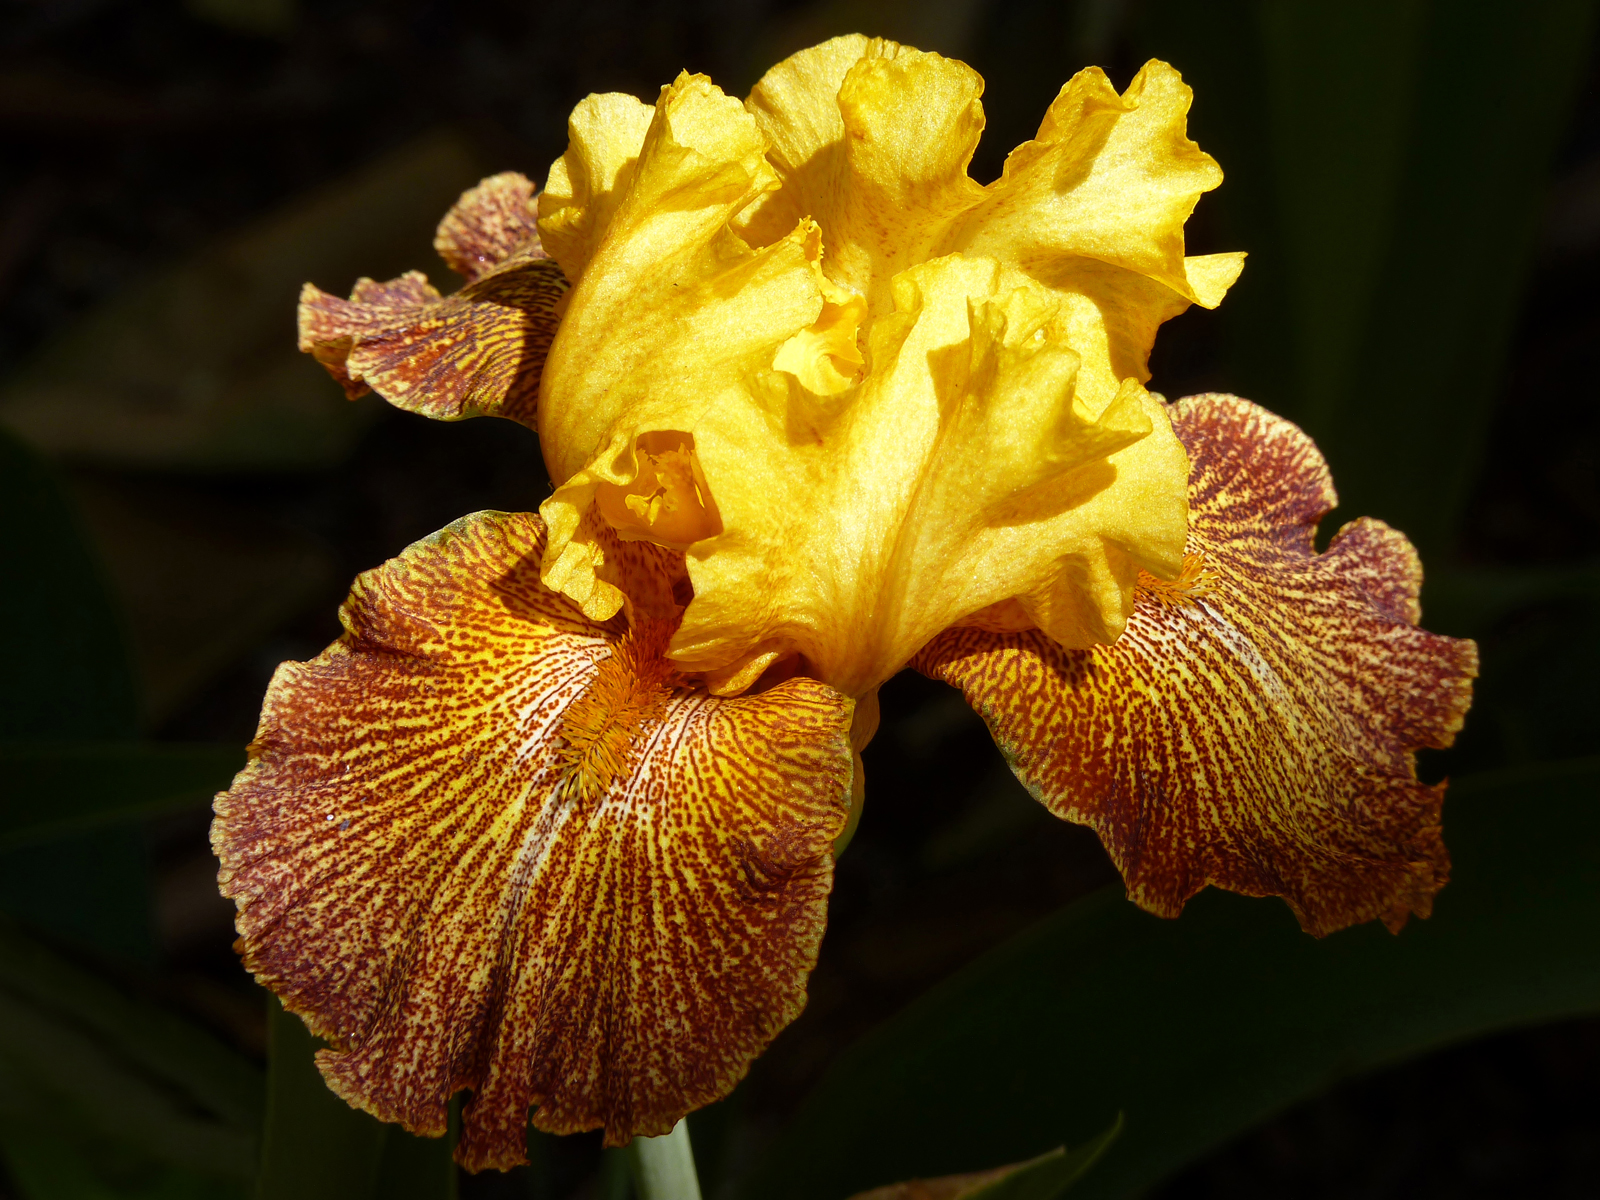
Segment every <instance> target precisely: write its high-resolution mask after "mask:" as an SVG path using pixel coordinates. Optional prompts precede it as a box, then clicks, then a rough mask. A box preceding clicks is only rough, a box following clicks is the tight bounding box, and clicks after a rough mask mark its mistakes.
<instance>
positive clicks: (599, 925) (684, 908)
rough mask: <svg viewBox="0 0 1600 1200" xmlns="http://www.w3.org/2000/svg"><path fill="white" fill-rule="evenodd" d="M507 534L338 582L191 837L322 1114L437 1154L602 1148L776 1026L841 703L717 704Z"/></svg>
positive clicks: (792, 1009)
mask: <svg viewBox="0 0 1600 1200" xmlns="http://www.w3.org/2000/svg"><path fill="white" fill-rule="evenodd" d="M543 540H544V534H543V529H542V527H541V525H540V523H539V521H538V519H537V518H535V517H531V516H512V515H506V514H496V513H481V514H478V515H477V516H474V517H469V518H466V519H464V520H462V521H458V522H457V523H456V524H454V525H452V526H451V527H449V528H448V529H446V530H444V531H443V532H441V533H440V534H438V535H435V536H434V537H433V538H430V539H428V540H426V541H424V542H419V543H417V544H416V545H414V546H412V547H411V548H410V549H408V550H407V551H406V552H405V553H404V554H403V555H401V556H400V557H399V558H398V559H395V560H394V561H392V562H390V563H388V564H386V565H384V566H383V567H380V568H378V569H377V570H375V571H371V572H368V573H367V574H366V575H364V576H362V577H361V579H360V580H358V581H357V584H356V586H355V588H354V590H353V591H352V593H351V596H350V599H349V601H348V602H347V603H346V605H345V608H344V610H343V613H342V618H343V621H344V624H345V628H346V633H345V635H344V637H343V638H341V639H340V641H339V642H337V643H335V644H334V645H333V646H332V647H330V648H329V649H328V650H327V651H326V652H325V653H324V654H323V655H322V656H320V657H319V658H317V659H315V660H313V661H311V662H309V663H288V664H285V665H284V666H283V667H281V668H279V671H278V673H277V675H276V676H275V677H274V679H273V682H272V685H271V688H270V690H269V692H268V695H267V700H266V705H265V708H264V711H263V713H262V720H261V726H260V729H259V732H258V734H257V737H256V740H255V742H254V743H253V745H252V748H251V762H250V764H249V765H248V766H247V767H246V768H245V770H244V771H243V772H241V773H240V775H239V776H238V778H237V779H236V780H235V781H234V784H233V787H232V788H231V789H230V790H229V791H228V792H226V793H224V794H222V795H221V796H219V797H218V798H217V803H216V811H217V818H216V822H215V823H214V825H213V829H212V842H213V846H214V848H215V849H216V851H217V854H218V857H219V858H220V859H221V861H222V871H221V876H220V878H221V882H222V887H223V891H224V893H225V894H226V895H228V896H230V897H232V898H233V899H234V900H235V901H236V902H237V903H238V906H239V913H238V928H239V933H240V938H241V946H242V949H243V953H244V956H245V962H246V965H247V966H248V967H249V969H250V970H251V971H253V972H254V973H255V975H256V978H257V979H258V980H260V981H261V982H262V983H263V984H265V985H266V986H268V987H270V988H272V989H273V990H274V991H276V992H278V993H279V995H281V996H282V997H283V998H284V1002H285V1004H286V1006H287V1007H288V1008H289V1009H291V1010H292V1011H294V1012H298V1013H300V1014H301V1015H302V1016H303V1017H304V1018H305V1020H306V1022H307V1024H308V1025H309V1026H310V1027H311V1029H312V1031H313V1032H314V1033H316V1034H318V1035H319V1036H321V1037H324V1038H326V1039H327V1040H328V1041H329V1043H330V1045H331V1049H329V1050H324V1051H322V1052H320V1053H319V1056H318V1057H319V1065H320V1066H321V1068H322V1070H323V1073H324V1076H325V1077H326V1078H327V1080H328V1083H329V1085H330V1086H331V1087H332V1088H333V1089H334V1090H335V1091H336V1092H338V1093H339V1094H340V1095H341V1096H343V1097H344V1098H345V1099H347V1100H348V1101H350V1102H351V1103H352V1104H354V1105H357V1106H358V1107H361V1108H364V1109H366V1110H367V1111H369V1112H372V1113H374V1114H375V1115H377V1116H379V1117H380V1118H382V1119H384V1120H389V1121H397V1122H399V1123H401V1124H403V1125H404V1126H405V1127H406V1128H408V1129H411V1130H412V1131H414V1132H417V1133H422V1134H427V1135H438V1134H441V1133H442V1132H443V1131H444V1128H445V1121H446V1112H447V1105H448V1101H449V1098H450V1096H451V1095H452V1094H453V1093H455V1092H456V1091H457V1090H459V1089H461V1088H469V1089H471V1090H472V1091H473V1093H474V1095H473V1098H472V1100H471V1102H470V1103H469V1104H468V1105H467V1107H466V1109H465V1111H464V1114H463V1136H462V1141H461V1145H460V1148H459V1149H458V1151H457V1155H458V1157H459V1158H460V1160H461V1161H462V1162H463V1163H464V1164H466V1165H467V1166H469V1167H471V1168H474V1169H476V1168H480V1167H484V1166H499V1167H506V1166H511V1165H513V1164H515V1163H518V1162H521V1161H523V1160H524V1159H523V1154H524V1150H523V1147H524V1144H525V1135H526V1128H527V1122H528V1109H529V1106H530V1105H536V1106H538V1110H537V1112H536V1113H535V1114H534V1117H533V1120H534V1122H535V1124H537V1125H538V1126H539V1127H540V1128H543V1129H547V1130H551V1131H553V1132H561V1133H565V1132H571V1131H575V1130H580V1129H588V1128H594V1127H596V1126H603V1127H604V1129H605V1131H606V1139H607V1141H608V1143H610V1144H613V1145H615V1144H620V1143H623V1142H626V1141H627V1140H628V1138H629V1137H630V1136H632V1135H634V1134H658V1133H664V1132H666V1131H667V1130H669V1129H670V1128H671V1127H672V1125H673V1124H674V1122H675V1121H676V1120H677V1119H678V1118H679V1117H681V1116H682V1115H683V1114H684V1112H685V1111H687V1110H688V1109H691V1108H694V1107H697V1106H699V1105H703V1104H706V1103H709V1102H711V1101H713V1100H716V1099H718V1098H719V1097H721V1096H723V1095H725V1094H727V1092H728V1091H729V1090H731V1088H732V1087H733V1085H734V1084H735V1083H736V1082H737V1080H738V1079H739V1078H740V1077H741V1076H742V1075H743V1074H744V1072H745V1070H746V1068H747V1066H748V1064H749V1062H750V1060H751V1059H752V1058H753V1057H754V1056H755V1055H756V1054H757V1053H759V1051H760V1050H761V1049H762V1048H763V1047H764V1046H765V1045H766V1044H767V1042H769V1041H770V1040H771V1038H772V1037H773V1035H774V1034H776V1033H777V1031H778V1030H779V1029H781V1028H782V1027H783V1026H784V1025H785V1024H786V1023H787V1022H788V1021H790V1020H791V1019H793V1017H794V1016H795V1014H796V1013H798V1012H799V1010H800V1008H801V1006H802V1005H803V1003H804V995H805V980H806V976H807V974H808V972H809V971H810V969H811V967H812V965H813V964H814V962H815V958H816V952H817V946H818V943H819V941H820V938H821V934H822V927H823V921H824V916H825V905H826V898H827V894H828V890H829V887H830V884H831V878H832V858H831V854H830V848H831V845H832V841H833V839H834V838H835V837H836V836H837V835H838V833H839V832H840V830H841V828H842V827H843V824H844V821H845V817H846V814H847V811H848V808H849V803H850V801H849V797H850V789H851V778H852V768H851V762H852V751H851V745H850V740H849V729H850V725H851V719H852V706H851V703H850V702H849V701H848V700H846V699H844V698H843V697H841V696H839V695H838V694H836V693H834V692H832V691H831V690H829V689H828V688H826V687H824V686H822V685H821V684H819V683H816V682H815V681H812V680H807V679H792V680H789V681H788V682H786V683H783V684H781V685H779V686H777V687H775V688H772V689H771V690H769V691H766V692H763V693H761V694H760V695H756V696H749V697H741V698H738V699H732V700H721V699H716V698H713V697H708V696H706V695H705V694H704V693H698V694H697V693H694V692H691V691H690V690H688V689H687V688H685V687H683V686H682V682H681V680H680V679H679V678H678V677H677V675H676V674H675V673H674V672H673V670H672V668H671V666H670V664H668V663H666V662H665V661H664V660H663V659H662V657H661V651H662V649H663V648H664V646H665V642H666V638H667V636H668V635H669V634H670V631H671V621H653V620H648V619H640V620H638V621H636V622H635V624H634V625H633V626H632V627H631V628H630V627H629V626H628V625H627V624H626V623H625V622H623V621H621V620H618V621H613V622H611V623H608V624H603V625H601V624H596V623H594V622H591V621H588V620H586V619H585V618H584V617H583V616H582V615H581V614H580V613H579V612H578V611H577V610H576V609H575V608H574V607H573V606H572V605H571V603H570V602H568V601H567V600H566V599H564V598H563V597H560V596H558V595H555V594H553V593H551V592H549V591H548V590H547V589H545V588H544V587H543V586H542V585H541V584H540V582H539V579H538V569H537V564H538V562H539V559H540V556H541V553H542V550H543V544H542V543H543Z"/></svg>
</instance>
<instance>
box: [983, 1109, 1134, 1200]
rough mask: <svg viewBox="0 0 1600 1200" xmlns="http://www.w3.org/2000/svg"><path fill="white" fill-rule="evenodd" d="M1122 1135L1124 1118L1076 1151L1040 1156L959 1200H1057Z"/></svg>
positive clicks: (1061, 1147)
mask: <svg viewBox="0 0 1600 1200" xmlns="http://www.w3.org/2000/svg"><path fill="white" fill-rule="evenodd" d="M1121 1133H1122V1114H1121V1113H1118V1114H1117V1120H1116V1123H1115V1124H1114V1125H1112V1126H1111V1128H1110V1129H1108V1130H1106V1131H1105V1132H1104V1133H1102V1134H1101V1135H1100V1136H1099V1137H1097V1138H1094V1139H1092V1140H1090V1141H1088V1142H1085V1143H1084V1144H1083V1145H1081V1146H1079V1147H1078V1148H1077V1149H1076V1150H1068V1149H1067V1148H1066V1147H1065V1146H1059V1147H1057V1148H1056V1149H1054V1150H1052V1151H1050V1153H1048V1154H1041V1155H1040V1156H1039V1157H1038V1158H1036V1159H1033V1160H1032V1161H1030V1162H1026V1163H1023V1164H1022V1165H1021V1166H1020V1167H1018V1168H1017V1169H1016V1170H1015V1171H1012V1172H1011V1173H1010V1174H1008V1175H1006V1176H1005V1178H1003V1179H997V1180H995V1181H994V1182H993V1183H990V1184H986V1185H985V1186H983V1187H981V1188H977V1189H975V1190H973V1191H970V1192H963V1193H962V1194H961V1197H960V1200H1056V1197H1057V1196H1064V1195H1066V1194H1067V1192H1068V1191H1070V1190H1071V1188H1072V1185H1073V1184H1075V1183H1077V1182H1078V1180H1080V1179H1082V1178H1083V1177H1084V1175H1086V1174H1087V1173H1088V1171H1089V1168H1090V1167H1092V1166H1094V1164H1095V1163H1097V1162H1099V1161H1100V1158H1101V1156H1102V1155H1103V1154H1105V1152H1106V1151H1107V1150H1109V1149H1110V1148H1111V1143H1112V1142H1114V1141H1116V1140H1117V1137H1118V1136H1119V1135H1120V1134H1121Z"/></svg>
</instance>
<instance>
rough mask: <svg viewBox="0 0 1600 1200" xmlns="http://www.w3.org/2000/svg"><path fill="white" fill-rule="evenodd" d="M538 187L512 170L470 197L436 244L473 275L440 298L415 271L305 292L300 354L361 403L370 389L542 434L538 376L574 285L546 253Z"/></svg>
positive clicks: (404, 403)
mask: <svg viewBox="0 0 1600 1200" xmlns="http://www.w3.org/2000/svg"><path fill="white" fill-rule="evenodd" d="M535 215H536V210H535V208H534V199H533V185H532V184H531V183H529V182H528V181H527V180H526V179H524V178H523V177H522V176H521V175H517V174H514V173H509V172H508V173H506V174H503V175H495V176H492V177H490V178H489V179H486V180H484V181H483V182H482V183H480V184H479V185H478V186H477V187H475V188H473V189H471V190H470V191H468V192H467V193H466V194H465V195H463V196H462V197H461V199H460V200H459V201H458V202H457V203H456V205H455V207H453V208H452V209H451V210H450V211H449V212H448V213H447V214H446V215H445V218H444V220H443V221H441V222H440V223H439V230H438V233H437V235H436V236H435V238H434V245H435V247H436V248H437V249H438V251H439V253H440V255H441V256H442V257H443V258H444V260H445V261H446V262H447V263H448V264H449V265H450V266H451V268H452V269H453V270H455V271H457V272H459V273H460V274H462V275H463V276H465V277H466V279H467V283H466V286H465V287H463V288H462V289H461V290H460V291H459V292H456V293H455V294H453V295H451V296H444V297H441V296H440V294H439V292H438V291H437V290H436V289H435V288H434V287H433V286H432V285H431V284H430V283H429V282H428V281H427V279H426V278H425V277H424V276H423V275H422V274H421V273H420V272H417V271H410V272H407V273H406V274H405V275H402V276H400V277H399V278H398V279H391V280H389V281H388V282H386V283H375V282H374V281H372V280H370V279H362V280H360V281H359V282H357V284H356V286H355V290H354V291H353V292H351V294H350V299H348V300H341V299H339V298H338V297H337V296H331V295H329V294H328V293H327V292H324V291H322V290H321V289H319V288H317V287H315V286H314V285H312V284H309V283H308V284H306V285H305V287H304V288H302V289H301V292H300V343H299V344H300V349H301V350H302V351H304V352H305V353H308V354H310V355H312V356H313V357H315V358H316V360H317V361H318V362H320V363H321V364H322V365H323V366H324V367H326V368H327V370H328V373H329V374H330V375H332V376H333V377H334V379H336V380H337V381H338V382H339V384H340V386H341V387H343V388H344V390H345V394H346V395H347V396H349V397H351V398H352V399H354V398H355V397H357V396H361V395H364V394H365V393H366V392H367V390H368V389H371V390H372V391H375V392H377V393H378V394H379V395H380V396H382V397H383V398H384V399H385V400H387V401H389V403H391V404H393V405H395V406H397V407H399V408H404V409H407V410H409V411H411V412H416V413H421V414H422V415H423V416H427V417H433V418H434V419H436V420H442V421H456V420H460V419H462V418H464V417H477V416H500V417H509V418H510V419H512V420H514V421H520V422H522V423H523V424H524V425H527V426H529V427H530V428H532V427H534V425H535V423H536V421H535V412H536V408H537V405H538V397H539V377H540V373H541V372H542V371H543V369H544V360H545V355H546V354H547V353H548V351H549V349H550V340H551V338H553V337H554V336H555V331H556V326H557V325H558V324H559V322H560V306H561V303H562V301H563V300H564V298H565V297H566V294H567V280H566V277H565V276H564V275H563V274H562V273H561V268H560V267H559V266H557V265H556V263H555V261H554V260H553V259H551V258H548V257H546V256H545V253H544V249H543V247H541V246H540V244H539V231H538V229H537V228H536V227H535V225H534V220H535Z"/></svg>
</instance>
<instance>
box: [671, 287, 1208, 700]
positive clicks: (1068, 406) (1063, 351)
mask: <svg viewBox="0 0 1600 1200" xmlns="http://www.w3.org/2000/svg"><path fill="white" fill-rule="evenodd" d="M894 301H895V310H894V312H893V313H890V314H886V315H884V316H881V317H880V318H879V319H878V320H877V321H876V322H875V323H874V325H873V327H872V331H871V339H870V347H869V352H868V358H869V359H870V361H871V363H872V369H871V372H870V374H868V375H867V377H866V378H865V379H864V380H863V381H862V382H861V384H860V385H859V387H858V388H857V389H856V391H855V392H853V393H852V395H851V401H850V403H849V405H848V406H846V407H844V408H842V409H840V410H839V411H837V412H832V411H829V409H828V407H827V406H826V405H819V404H817V403H815V402H814V401H813V400H812V399H811V398H809V397H808V396H807V395H806V394H805V393H804V392H803V391H802V389H799V388H797V387H793V386H791V387H790V389H789V390H788V391H787V392H779V393H778V394H777V395H774V396H771V397H769V398H768V399H767V402H766V404H764V405H762V404H755V403H749V404H746V405H743V406H737V405H732V404H729V405H723V406H719V407H718V408H716V409H713V410H711V411H709V412H707V413H706V414H705V415H704V416H703V418H702V419H701V420H700V422H699V423H698V424H696V425H695V426H694V436H695V439H696V447H697V451H698V457H699V462H700V463H701V464H702V465H703V467H704V470H705V475H706V478H707V479H708V480H709V481H710V488H711V491H712V493H713V494H714V495H715V497H716V500H717V504H718V511H719V513H720V515H721V520H722V522H723V524H724V526H725V528H726V532H725V533H722V534H721V535H720V536H717V537H714V538H712V539H710V540H708V541H707V542H705V543H703V544H702V545H701V546H700V547H698V548H697V550H696V552H694V553H691V554H690V556H689V560H688V570H689V574H690V577H691V578H692V580H693V583H694V601H693V603H692V604H691V605H690V607H689V610H688V612H687V613H686V614H685V617H684V622H683V625H682V627H681V628H680V629H679V631H678V634H677V636H676V638H675V639H674V642H673V647H674V649H673V657H674V659H675V660H676V661H678V662H680V663H681V664H683V665H684V666H685V667H686V668H688V669H693V670H696V671H704V672H708V673H710V674H711V675H712V676H713V677H714V679H715V680H716V681H718V682H719V683H720V682H721V681H722V680H728V681H730V682H733V683H737V682H748V679H742V676H743V675H745V674H748V673H749V671H754V670H756V669H757V668H758V667H759V666H760V665H761V664H762V663H763V662H764V661H767V662H770V661H771V659H772V657H776V656H782V655H785V654H791V653H794V654H799V655H800V656H802V657H803V659H804V661H805V663H806V664H807V665H806V669H807V670H808V671H809V672H811V673H813V674H815V675H816V676H817V677H818V678H820V679H823V680H826V681H827V682H829V683H830V684H832V685H833V686H835V687H838V688H839V689H840V690H842V691H845V692H847V693H848V694H851V695H860V694H862V693H864V692H865V691H867V690H869V689H870V688H873V687H876V686H877V685H878V684H879V683H881V682H882V681H883V680H884V679H886V678H888V676H890V675H892V674H893V673H894V672H895V671H897V670H899V669H900V667H901V666H902V665H904V663H905V662H906V660H907V659H908V658H909V657H910V656H911V655H912V654H913V653H915V652H916V650H917V649H918V648H919V647H920V646H922V645H923V644H924V643H925V642H927V641H928V639H930V638H932V637H933V636H934V635H936V634H937V633H938V632H939V631H940V630H942V629H944V628H946V627H947V626H949V625H952V624H955V623H956V622H958V621H959V620H961V619H963V618H964V617H967V616H968V615H970V614H972V613H974V612H977V611H978V610H980V609H983V608H986V607H988V606H990V605H993V604H996V603H999V602H1001V601H1004V600H1007V599H1009V598H1013V597H1022V598H1024V599H1023V603H1024V604H1026V605H1028V606H1029V608H1030V611H1031V612H1032V613H1033V615H1034V617H1035V619H1036V621H1037V622H1039V623H1041V624H1043V625H1044V627H1045V628H1047V629H1049V630H1050V632H1051V633H1052V634H1053V635H1054V636H1057V637H1060V638H1061V639H1063V640H1065V641H1067V642H1068V643H1069V644H1073V645H1087V644H1090V643H1092V642H1095V641H1100V640H1110V639H1112V638H1115V637H1116V635H1117V632H1118V631H1119V630H1120V628H1121V626H1122V622H1123V620H1124V618H1125V616H1126V611H1127V608H1128V606H1129V605H1130V604H1131V602H1132V590H1133V585H1134V582H1135V579H1136V577H1137V575H1138V572H1139V571H1140V570H1141V569H1145V570H1149V571H1152V572H1156V573H1158V574H1163V575H1166V574H1172V573H1175V572H1176V571H1177V570H1178V568H1179V566H1180V565H1181V559H1182V550H1183V539H1184V528H1185V519H1186V508H1187V502H1186V499H1185V491H1184V480H1185V478H1186V476H1187V471H1188V465H1187V460H1186V459H1185V457H1184V453H1183V449H1182V447H1181V446H1179V444H1178V442H1177V440H1176V439H1175V438H1174V437H1173V435H1172V432H1171V429H1170V428H1169V427H1168V424H1167V420H1166V415H1165V413H1164V411H1163V406H1162V405H1160V404H1159V403H1157V402H1155V401H1154V400H1152V399H1150V398H1149V397H1148V396H1147V395H1146V394H1145V393H1144V391H1143V389H1142V388H1140V387H1139V386H1138V385H1137V384H1134V383H1132V382H1131V381H1130V383H1129V387H1128V390H1127V392H1126V393H1124V394H1123V396H1122V398H1121V401H1120V402H1119V403H1117V404H1115V405H1112V406H1108V407H1106V408H1105V409H1104V411H1100V412H1091V411H1087V410H1086V409H1085V408H1084V407H1083V406H1082V405H1080V404H1078V403H1077V400H1076V396H1075V392H1074V386H1075V378H1076V372H1077V367H1078V359H1077V357H1076V355H1075V354H1073V352H1072V351H1071V350H1069V349H1067V348H1066V347H1065V346H1064V345H1063V344H1062V343H1061V342H1060V340H1059V339H1057V338H1053V337H1051V336H1050V332H1051V323H1052V320H1053V319H1054V317H1055V315H1056V312H1057V310H1056V306H1055V304H1054V303H1053V301H1052V300H1051V298H1050V297H1049V296H1048V295H1046V294H1045V293H1044V292H1043V289H1041V288H1039V287H1038V286H1037V285H1035V284H1033V283H1032V282H1031V281H1030V280H1028V278H1027V277H1026V276H1024V275H1022V274H1021V273H1020V272H1017V271H1014V270H1008V269H1007V268H1005V267H1003V266H1001V265H1000V264H998V263H996V262H994V261H992V260H987V259H973V258H963V257H961V256H950V257H947V258H944V259H939V260H937V261H935V262H931V263H924V264H921V265H919V266H916V267H912V268H909V269H908V270H906V271H905V272H903V273H902V274H901V275H900V276H899V277H898V278H897V280H896V286H895V294H894ZM774 411H778V412H785V417H784V419H783V420H782V421H777V420H774V419H773V418H772V413H773V412H774Z"/></svg>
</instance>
